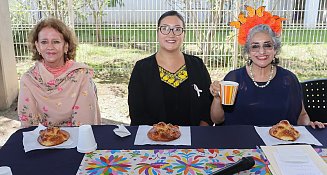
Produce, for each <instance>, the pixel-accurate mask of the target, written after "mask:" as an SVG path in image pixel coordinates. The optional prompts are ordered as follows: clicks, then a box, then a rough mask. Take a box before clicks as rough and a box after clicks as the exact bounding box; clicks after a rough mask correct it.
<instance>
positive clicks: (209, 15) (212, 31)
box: [167, 0, 228, 60]
mask: <svg viewBox="0 0 327 175" xmlns="http://www.w3.org/2000/svg"><path fill="white" fill-rule="evenodd" d="M226 1H228V0H193V1H190V0H167V2H168V3H169V4H170V5H171V6H175V7H177V8H179V9H180V10H183V11H185V17H186V20H187V22H188V23H191V24H192V23H193V24H197V23H198V22H199V21H200V22H201V24H200V25H196V26H195V27H196V28H197V30H195V35H196V38H195V39H196V41H197V45H198V47H199V48H200V50H201V53H202V54H203V55H204V57H203V59H204V60H206V59H207V55H210V53H211V52H212V51H213V50H214V48H215V45H214V44H212V40H213V39H214V38H215V36H216V29H217V27H218V25H219V23H220V22H221V16H222V10H223V7H224V4H225V3H226ZM201 7H202V8H206V9H205V12H202V11H201V9H200V12H199V11H198V9H199V8H201ZM198 13H205V14H204V15H202V17H201V18H200V17H199V14H198ZM203 24H205V25H203ZM204 27H205V28H206V30H205V29H204Z"/></svg>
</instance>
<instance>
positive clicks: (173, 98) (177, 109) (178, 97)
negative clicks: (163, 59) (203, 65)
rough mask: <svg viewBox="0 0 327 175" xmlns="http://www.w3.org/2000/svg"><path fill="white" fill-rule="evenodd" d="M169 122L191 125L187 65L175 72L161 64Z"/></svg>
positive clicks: (160, 70) (161, 76)
mask: <svg viewBox="0 0 327 175" xmlns="http://www.w3.org/2000/svg"><path fill="white" fill-rule="evenodd" d="M159 72H160V78H161V82H162V88H163V93H164V105H165V110H166V114H167V121H166V122H168V123H173V124H175V125H180V126H190V125H191V120H190V96H189V94H190V92H189V90H190V88H189V82H188V80H187V78H188V75H187V70H186V65H183V66H182V67H181V68H180V69H179V70H178V71H176V72H175V73H171V72H169V71H167V70H165V69H164V68H162V67H160V66H159Z"/></svg>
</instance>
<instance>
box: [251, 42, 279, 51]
mask: <svg viewBox="0 0 327 175" xmlns="http://www.w3.org/2000/svg"><path fill="white" fill-rule="evenodd" d="M260 48H263V50H264V51H271V50H273V49H274V45H273V44H272V43H264V44H263V45H262V46H261V45H260V44H253V45H251V46H250V51H251V52H259V51H260Z"/></svg>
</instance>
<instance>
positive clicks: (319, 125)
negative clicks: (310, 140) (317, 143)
mask: <svg viewBox="0 0 327 175" xmlns="http://www.w3.org/2000/svg"><path fill="white" fill-rule="evenodd" d="M309 125H310V126H311V127H312V128H313V129H316V126H317V127H318V128H325V127H326V126H327V123H322V122H319V121H315V122H313V121H310V122H309Z"/></svg>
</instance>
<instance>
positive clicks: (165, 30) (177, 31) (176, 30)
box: [158, 26, 184, 36]
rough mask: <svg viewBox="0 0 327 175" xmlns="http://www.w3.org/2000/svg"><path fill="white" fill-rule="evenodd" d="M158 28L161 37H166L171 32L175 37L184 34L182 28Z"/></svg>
mask: <svg viewBox="0 0 327 175" xmlns="http://www.w3.org/2000/svg"><path fill="white" fill-rule="evenodd" d="M158 28H159V30H160V32H161V33H162V34H163V35H168V34H169V33H170V31H173V34H174V35H175V36H179V35H181V34H182V33H183V32H184V29H183V27H170V26H160V27H158Z"/></svg>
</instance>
